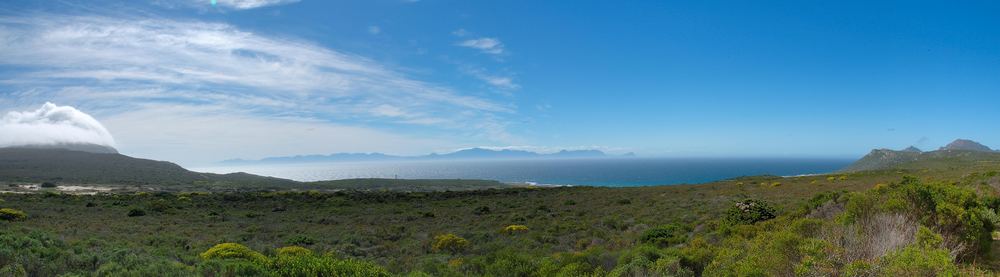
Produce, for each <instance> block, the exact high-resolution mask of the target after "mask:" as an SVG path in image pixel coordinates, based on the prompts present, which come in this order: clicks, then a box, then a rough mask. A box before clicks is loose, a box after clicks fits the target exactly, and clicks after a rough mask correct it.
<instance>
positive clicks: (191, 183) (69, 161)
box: [0, 144, 510, 191]
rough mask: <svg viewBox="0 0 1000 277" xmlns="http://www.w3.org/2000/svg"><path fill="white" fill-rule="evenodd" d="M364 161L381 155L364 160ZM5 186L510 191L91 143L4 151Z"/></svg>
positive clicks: (0, 175) (478, 183)
mask: <svg viewBox="0 0 1000 277" xmlns="http://www.w3.org/2000/svg"><path fill="white" fill-rule="evenodd" d="M360 156H361V157H363V158H373V157H376V158H377V157H378V156H377V155H374V156H373V155H360ZM0 181H4V182H12V183H18V182H29V183H41V182H55V183H57V184H94V185H127V186H133V185H135V186H142V187H145V188H152V189H157V190H175V191H186V190H198V191H201V190H214V191H233V190H259V189H264V190H281V189H296V190H344V189H347V190H397V191H444V190H451V191H462V190H478V189H487V188H506V187H510V185H507V184H504V183H501V182H498V181H490V180H462V179H448V180H405V179H345V180H330V181H319V182H296V181H293V180H287V179H281V178H273V177H265V176H258V175H253V174H248V173H242V172H239V173H230V174H214V173H200V172H194V171H189V170H187V169H184V168H183V167H181V166H179V165H177V164H174V163H170V162H164V161H154V160H147V159H138V158H133V157H129V156H125V155H122V154H118V151H117V150H115V149H114V148H112V147H107V146H101V145H92V144H60V145H32V146H18V147H6V148H0Z"/></svg>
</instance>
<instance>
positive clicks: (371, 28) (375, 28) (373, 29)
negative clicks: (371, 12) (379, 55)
mask: <svg viewBox="0 0 1000 277" xmlns="http://www.w3.org/2000/svg"><path fill="white" fill-rule="evenodd" d="M368 33H369V34H373V35H377V34H380V33H382V28H379V27H378V26H368Z"/></svg>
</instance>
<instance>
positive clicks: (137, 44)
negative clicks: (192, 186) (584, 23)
mask: <svg viewBox="0 0 1000 277" xmlns="http://www.w3.org/2000/svg"><path fill="white" fill-rule="evenodd" d="M0 66H4V67H7V68H9V69H11V70H4V71H0V96H3V97H0V98H6V99H0V104H2V105H4V106H6V107H12V106H24V105H37V104H38V103H43V102H46V101H58V102H60V103H70V104H71V105H73V106H75V107H79V108H84V109H86V110H87V111H88V112H90V113H91V114H95V115H98V116H99V117H101V118H105V119H106V120H105V121H107V120H115V121H114V122H116V123H115V126H130V127H129V128H131V126H138V125H140V124H138V123H136V124H131V125H121V124H119V123H120V122H122V121H120V120H119V119H120V118H121V117H120V116H121V115H122V114H126V113H132V112H135V111H142V110H144V109H147V108H148V107H149V106H154V105H155V106H163V105H169V106H172V107H176V108H178V109H177V110H176V112H185V111H191V110H196V109H199V108H203V107H219V108H220V109H221V110H220V111H218V112H217V113H216V115H217V116H219V117H220V118H222V119H234V120H235V119H245V120H257V121H261V122H272V121H269V120H279V119H280V118H295V120H308V121H309V122H310V124H311V125H310V126H314V127H313V128H317V129H322V128H319V126H321V125H323V124H328V125H329V126H339V128H340V129H343V128H348V127H346V126H352V125H365V126H373V127H369V128H364V129H365V130H369V131H371V132H373V133H379V132H380V131H378V128H387V129H388V128H394V127H396V126H407V125H417V126H421V127H420V128H424V129H427V131H426V132H431V133H451V134H461V137H476V138H479V140H481V141H496V142H501V143H502V142H503V141H506V140H509V139H511V136H510V135H509V134H507V131H506V126H507V123H506V121H507V119H506V116H508V115H510V114H513V112H514V108H513V106H512V105H510V104H504V103H497V102H495V101H493V100H490V99H486V98H481V97H476V96H470V95H468V94H464V93H460V92H458V91H455V90H453V89H451V88H448V87H445V86H441V85H437V84H433V83H429V82H424V81H421V80H417V79H414V78H411V77H409V76H407V75H404V74H402V73H400V71H397V70H394V69H392V68H390V67H387V66H385V65H382V64H380V63H378V62H376V61H374V60H371V59H368V58H366V57H362V56H359V55H355V54H351V53H346V52H341V51H337V50H334V49H329V48H325V47H321V46H317V45H315V44H312V43H309V42H303V41H299V40H295V39H289V38H282V37H275V36H266V35H261V34H256V33H253V32H248V31H244V30H240V29H238V28H236V27H233V26H231V25H227V24H220V23H206V22H200V21H179V20H169V19H118V18H107V17H97V16H58V15H48V16H45V15H42V16H31V17H9V16H8V17H3V16H0ZM501 83H502V81H501ZM8 96H9V97H10V98H8ZM157 111H158V112H162V113H166V112H167V111H170V112H175V111H174V110H168V109H157V110H154V111H151V112H150V113H148V114H146V115H147V116H149V117H151V118H156V117H163V116H188V117H189V118H193V117H192V116H193V114H188V115H174V114H155V113H154V112H157ZM274 118H279V119H274ZM177 123H178V124H183V123H181V122H179V121H178V122H177ZM164 124H166V123H164ZM220 124H222V123H220ZM222 125H223V126H227V125H225V124H222ZM274 125H280V124H274ZM109 126H111V125H109ZM171 128H174V129H176V130H177V132H185V131H191V130H190V129H184V128H181V127H180V126H173V127H171ZM352 128H354V127H352ZM406 129H412V128H406ZM111 131H112V132H115V135H116V138H120V140H119V142H120V144H122V145H121V147H120V148H124V149H126V150H123V152H124V153H128V152H127V149H133V150H135V151H158V152H159V151H160V150H157V149H152V148H155V147H151V148H136V147H129V146H128V145H132V144H133V143H135V144H138V145H145V143H144V142H143V141H156V140H158V138H157V137H156V134H152V133H150V134H142V133H132V132H130V131H128V130H123V129H120V128H118V127H112V129H111ZM119 132H129V134H128V135H126V137H127V138H128V139H127V140H125V139H124V138H121V136H119V135H118V133H119ZM330 133H334V132H333V131H330ZM382 133H386V132H382ZM386 134H390V133H386ZM177 135H178V137H179V136H181V135H182V134H180V133H178V134H177ZM183 135H186V136H190V137H197V138H201V139H202V140H199V141H200V143H202V144H212V143H217V142H219V141H222V140H221V139H217V138H215V137H212V136H207V137H202V134H201V133H199V132H193V131H191V132H190V133H186V134H183ZM392 135H396V136H398V134H392ZM234 139H235V138H234ZM239 139H240V140H242V143H243V144H245V145H257V144H258V142H259V141H260V140H265V139H267V138H266V137H254V136H246V137H241V138H239ZM353 139H355V140H358V141H366V140H368V139H367V138H365V137H362V136H354V137H353ZM405 141H406V140H399V141H394V143H395V142H398V143H399V144H400V145H405V144H406V143H405ZM414 141H415V140H414ZM271 143H273V144H275V145H276V144H278V143H281V142H280V141H272V142H271ZM233 145H240V144H238V143H234V144H233ZM345 145H349V144H347V143H345ZM192 147H193V146H192ZM234 147H236V146H234ZM272 147H273V145H272ZM302 147H303V148H304V146H302ZM164 149H166V148H164ZM418 150H419V149H418ZM180 152H181V153H183V152H184V151H180ZM209 152H210V151H209ZM134 154H138V155H140V156H142V155H143V153H138V152H135V153H134ZM206 155H207V154H206ZM150 157H153V158H158V157H156V156H150ZM217 158H219V159H224V158H231V157H226V156H218V157H217Z"/></svg>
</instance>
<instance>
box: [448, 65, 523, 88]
mask: <svg viewBox="0 0 1000 277" xmlns="http://www.w3.org/2000/svg"><path fill="white" fill-rule="evenodd" d="M461 70H462V72H465V73H466V74H469V75H471V76H473V77H476V79H479V80H482V81H483V82H486V83H487V84H489V85H491V86H494V87H497V88H501V89H506V90H516V89H519V88H521V86H520V85H518V84H517V83H515V82H514V79H513V78H511V77H507V76H499V75H493V74H489V73H487V72H486V70H485V69H477V68H472V67H466V68H463V69H461Z"/></svg>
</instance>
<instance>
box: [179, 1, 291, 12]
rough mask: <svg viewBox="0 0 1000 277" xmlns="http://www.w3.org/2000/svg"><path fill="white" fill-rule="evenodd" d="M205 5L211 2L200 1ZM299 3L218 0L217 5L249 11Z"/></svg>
mask: <svg viewBox="0 0 1000 277" xmlns="http://www.w3.org/2000/svg"><path fill="white" fill-rule="evenodd" d="M198 2H199V3H205V2H209V1H198ZM296 2H299V0H217V1H216V5H218V6H221V7H228V8H233V9H237V10H249V9H256V8H261V7H267V6H277V5H285V4H291V3H296Z"/></svg>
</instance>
